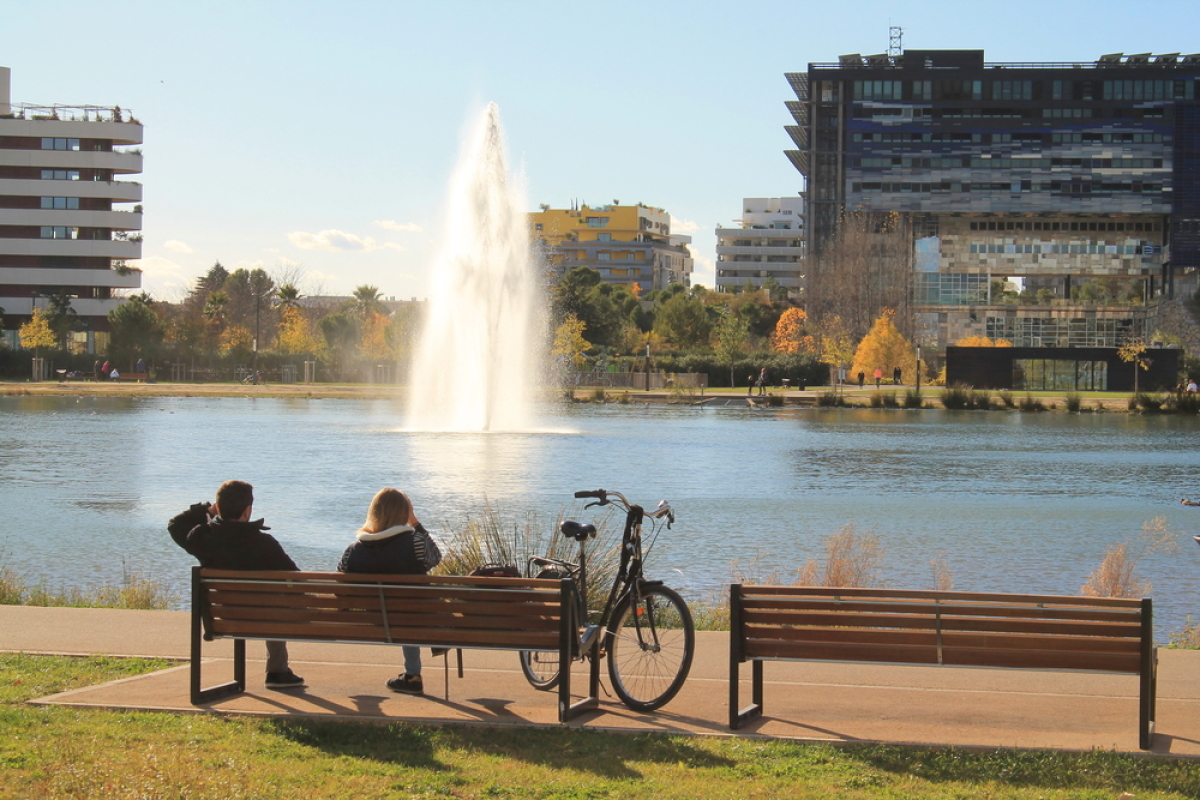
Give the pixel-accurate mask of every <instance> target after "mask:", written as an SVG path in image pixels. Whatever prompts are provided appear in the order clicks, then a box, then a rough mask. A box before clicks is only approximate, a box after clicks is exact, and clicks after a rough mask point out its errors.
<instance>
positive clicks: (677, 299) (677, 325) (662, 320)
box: [654, 292, 712, 348]
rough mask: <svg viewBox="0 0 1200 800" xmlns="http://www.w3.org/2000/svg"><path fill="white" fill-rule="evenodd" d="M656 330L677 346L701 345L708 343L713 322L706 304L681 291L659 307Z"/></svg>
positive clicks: (656, 316) (655, 316)
mask: <svg viewBox="0 0 1200 800" xmlns="http://www.w3.org/2000/svg"><path fill="white" fill-rule="evenodd" d="M654 332H655V333H657V334H659V335H661V336H662V337H663V338H664V339H666V340H667V341H669V342H671V343H672V344H673V345H675V346H676V347H679V348H684V347H699V346H702V345H705V344H707V343H708V337H709V334H710V333H711V332H712V323H711V322H710V321H709V319H708V311H707V309H706V308H705V306H704V304H703V303H702V302H700V301H699V300H698V299H696V298H693V297H688V296H687V295H686V294H683V293H682V292H681V293H678V294H675V295H673V296H672V297H671V299H669V300H667V301H666V302H665V303H663V304H662V306H661V307H660V308H659V309H658V312H657V313H656V314H655V315H654Z"/></svg>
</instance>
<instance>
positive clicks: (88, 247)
mask: <svg viewBox="0 0 1200 800" xmlns="http://www.w3.org/2000/svg"><path fill="white" fill-rule="evenodd" d="M0 252H3V253H5V254H6V255H13V256H93V257H99V258H119V259H130V260H132V259H135V258H141V257H142V243H141V242H121V241H113V240H111V239H0Z"/></svg>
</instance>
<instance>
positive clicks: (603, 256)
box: [596, 253, 612, 261]
mask: <svg viewBox="0 0 1200 800" xmlns="http://www.w3.org/2000/svg"><path fill="white" fill-rule="evenodd" d="M596 259H597V260H599V261H612V253H597V254H596Z"/></svg>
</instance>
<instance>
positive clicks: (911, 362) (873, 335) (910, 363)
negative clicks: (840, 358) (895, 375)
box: [850, 308, 917, 375]
mask: <svg viewBox="0 0 1200 800" xmlns="http://www.w3.org/2000/svg"><path fill="white" fill-rule="evenodd" d="M893 316H894V314H893V312H892V310H891V309H890V308H889V309H884V312H883V313H882V314H880V315H879V319H877V320H875V324H874V325H872V326H871V330H870V331H869V332H868V333H867V335H866V336H865V337H864V338H863V340H862V341H861V342H859V343H858V349H857V350H856V351H855V353H854V363H853V364H852V365H851V367H850V371H851V372H865V373H866V374H868V375H871V374H873V373H874V372H875V369H876V368H877V367H878V368H881V369H883V371H884V372H885V373H887V372H888V371H890V370H891V369H893V368H895V367H900V369H902V370H903V371H904V372H906V373H908V374H909V375H914V374H916V369H917V356H916V352H915V351H914V350H913V346H912V344H911V343H910V342H909V341H908V339H906V338H904V336H902V335H901V334H900V331H898V330H896V325H895V323H894V321H893Z"/></svg>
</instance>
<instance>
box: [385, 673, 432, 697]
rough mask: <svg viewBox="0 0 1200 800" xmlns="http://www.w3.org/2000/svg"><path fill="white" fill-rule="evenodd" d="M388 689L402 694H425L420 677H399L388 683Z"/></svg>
mask: <svg viewBox="0 0 1200 800" xmlns="http://www.w3.org/2000/svg"><path fill="white" fill-rule="evenodd" d="M387 687H388V688H389V689H391V690H392V691H393V692H399V693H400V694H425V684H424V683H423V682H422V681H421V676H420V675H398V676H397V677H395V678H392V679H391V680H390V681H388V682H387Z"/></svg>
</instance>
